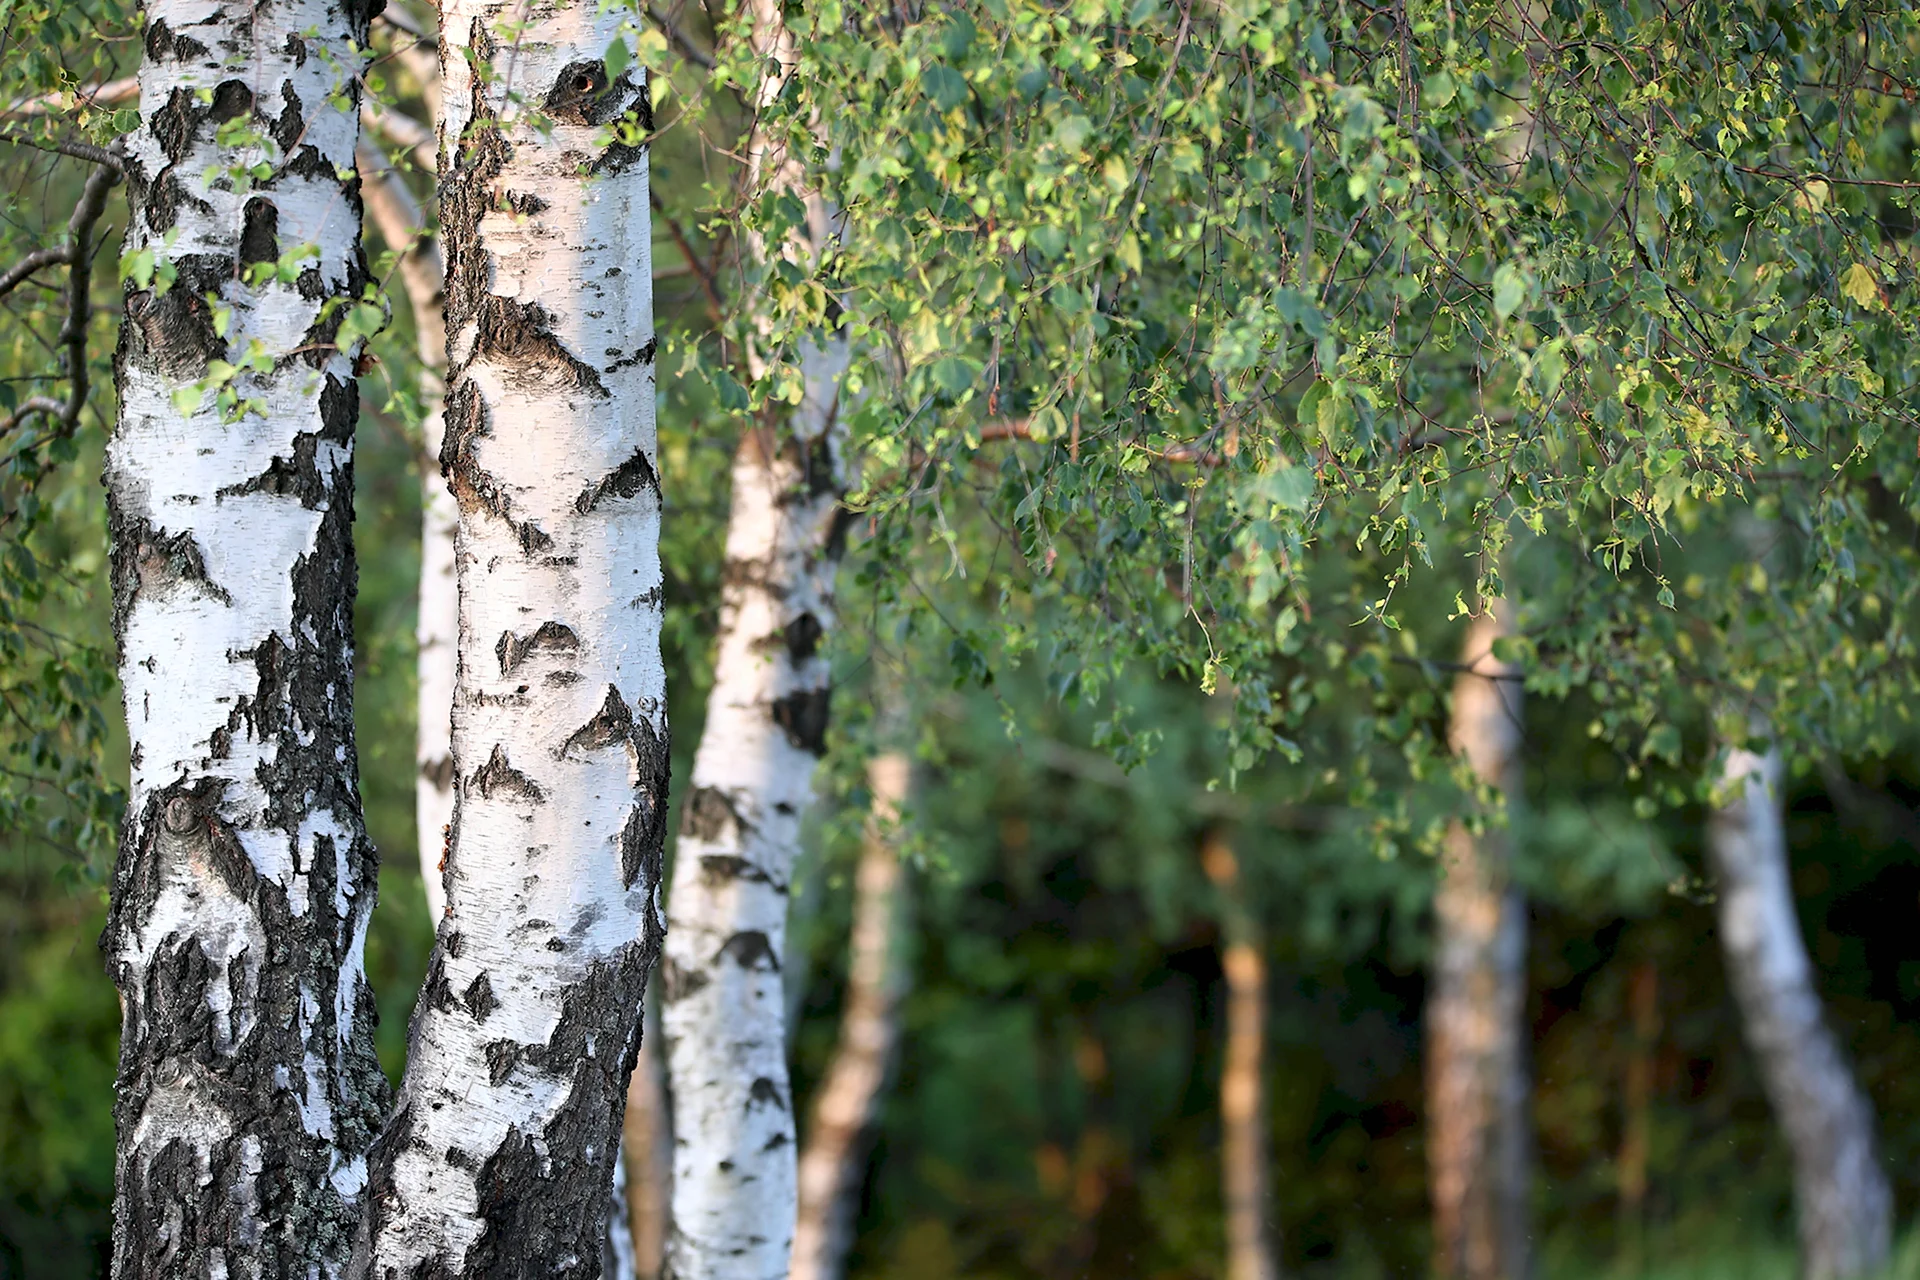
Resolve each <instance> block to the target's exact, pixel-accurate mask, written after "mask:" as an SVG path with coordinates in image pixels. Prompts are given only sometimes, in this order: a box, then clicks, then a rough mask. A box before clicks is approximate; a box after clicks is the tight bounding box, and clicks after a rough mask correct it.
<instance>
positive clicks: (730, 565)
mask: <svg viewBox="0 0 1920 1280" xmlns="http://www.w3.org/2000/svg"><path fill="white" fill-rule="evenodd" d="M753 21H754V26H753V34H752V39H753V42H754V47H755V49H756V50H758V51H760V52H761V53H762V54H763V56H764V59H765V63H766V65H767V67H768V72H767V74H766V77H765V79H764V80H763V82H762V84H761V85H760V87H759V94H758V98H759V106H760V107H761V108H762V109H763V110H764V109H766V108H767V107H768V106H770V105H771V104H772V103H773V101H774V99H775V98H776V97H777V95H778V94H779V92H780V89H781V86H782V85H783V84H784V83H785V80H786V77H787V76H788V75H790V74H791V73H792V70H793V68H794V66H795V65H796V62H797V55H796V52H795V48H794V44H793V40H792V37H791V35H790V33H789V32H788V31H787V30H786V27H785V25H784V24H783V22H782V21H781V17H780V7H779V4H778V3H777V0H754V4H753ZM749 170H750V172H749V182H750V185H751V189H753V190H756V191H758V190H766V189H772V190H781V191H787V192H791V193H793V194H795V195H797V196H799V197H800V198H801V199H803V200H804V201H805V203H806V207H807V211H808V217H809V226H810V230H809V236H808V237H807V238H808V239H809V240H810V241H811V243H810V244H804V243H803V244H793V245H785V246H776V247H774V248H772V249H769V248H768V247H767V246H764V245H761V244H759V243H758V242H757V241H753V242H750V247H751V249H752V251H753V252H754V253H755V254H756V255H757V256H759V257H761V258H762V259H763V260H764V259H765V257H766V255H767V254H768V253H769V252H781V253H793V254H796V255H804V254H807V253H809V252H813V251H816V250H817V249H818V248H820V247H821V246H824V245H825V243H826V241H827V237H828V236H829V234H830V229H829V225H828V223H829V215H828V210H827V208H826V206H825V204H824V202H823V201H822V200H821V199H820V198H819V197H818V196H817V195H816V194H813V193H809V192H806V191H805V189H804V186H803V185H802V184H803V182H804V173H803V172H802V169H801V166H800V164H799V162H798V160H797V158H795V157H792V156H789V155H787V154H786V153H785V152H784V151H783V150H780V149H779V148H778V147H777V146H776V145H775V144H774V143H773V142H772V141H771V140H770V138H769V137H768V136H767V135H766V134H764V133H763V132H761V131H760V130H758V129H756V130H755V131H754V133H753V135H752V137H751V138H750V139H749ZM754 358H755V361H756V368H755V372H756V374H757V373H758V372H759V369H758V367H757V365H758V360H759V357H758V356H756V357H754ZM802 362H803V366H804V368H803V372H804V379H805V386H804V393H803V396H802V401H801V403H800V404H799V405H798V406H797V407H796V408H794V409H793V410H792V411H791V412H789V413H788V414H787V415H786V418H785V421H784V422H783V423H781V424H780V425H779V426H778V427H777V428H776V427H769V426H754V427H751V428H749V429H748V430H747V431H746V433H745V435H744V436H743V438H742V440H741V443H740V447H739V449H738V451H737V453H736V454H735V457H734V464H733V477H732V479H733V496H732V506H731V510H730V513H729V516H728V522H727V546H726V558H727V559H726V569H725V573H724V578H723V583H722V595H721V613H720V630H719V638H718V651H717V654H716V657H715V669H714V686H713V692H712V694H711V696H710V698H709V700H708V703H707V716H706V724H705V725H704V727H703V729H702V733H701V738H700V747H699V750H698V752H697V753H696V755H695V758H694V766H693V783H692V789H691V791H690V792H689V796H688V801H687V805H686V808H685V810H684V813H685V818H684V820H683V824H682V827H681V832H680V841H679V844H678V847H677V852H676V855H675V859H674V873H673V890H672V894H671V896H670V898H669V902H668V910H669V918H670V927H669V929H668V932H667V948H666V963H665V966H664V969H663V982H662V987H661V990H662V996H663V999H664V1014H663V1019H662V1021H663V1025H664V1029H665V1031H666V1038H667V1064H668V1079H669V1081H670V1088H671V1102H672V1107H673V1141H674V1166H673V1214H672V1217H673V1223H672V1229H671V1232H670V1234H669V1237H668V1243H667V1269H668V1272H669V1274H671V1275H673V1276H674V1277H675V1278H676V1280H771V1278H773V1277H783V1276H785V1275H786V1273H787V1267H788V1264H789V1261H790V1258H791V1254H792V1247H793V1228H794V1219H795V1213H796V1196H797V1190H796V1185H797V1184H796V1177H797V1174H796V1162H795V1152H794V1146H795V1134H794V1118H793V1101H792V1096H791V1093H790V1090H789V1088H788V1077H787V1057H786V1027H785V1023H786V1017H785V996H784V991H783V983H782V978H781V960H782V957H783V956H784V955H785V954H786V924H787V898H788V889H789V884H790V882H791V880H792V875H793V866H794V859H795V855H796V853H797V852H798V848H799V841H800V822H801V817H802V815H803V813H804V812H805V810H806V808H807V806H808V804H809V803H811V800H812V786H813V770H814V764H815V762H816V760H817V759H818V757H819V755H820V752H821V750H822V749H823V746H824V739H825V733H826V721H827V709H828V677H829V668H828V663H827V659H826V656H825V654H824V653H822V652H821V651H820V649H821V643H822V641H823V639H824V638H825V636H826V634H827V633H828V631H829V630H830V629H831V628H832V626H833V621H834V619H833V575H834V570H835V567H836V564H837V560H838V543H839V536H838V535H839V533H840V532H841V526H840V524H839V520H838V516H839V513H840V495H841V493H842V492H843V489H844V481H843V478H842V465H841V459H840V451H841V444H840V440H841V434H842V433H841V430H840V428H839V426H838V423H837V418H838V407H839V381H840V375H841V373H842V372H843V371H844V370H845V368H846V365H847V349H846V346H845V344H844V343H843V342H839V341H833V342H831V343H829V344H828V345H824V346H817V347H814V348H811V349H809V350H807V351H805V352H803V353H802Z"/></svg>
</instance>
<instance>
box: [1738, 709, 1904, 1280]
mask: <svg viewBox="0 0 1920 1280" xmlns="http://www.w3.org/2000/svg"><path fill="white" fill-rule="evenodd" d="M1756 736H1761V737H1764V736H1765V733H1764V730H1762V731H1761V732H1760V733H1759V734H1757V735H1756ZM1721 769H1722V772H1721V776H1720V792H1721V796H1720V803H1719V807H1718V808H1716V809H1715V811H1714V814H1713V818H1712V822H1711V824H1710V826H1709V828H1708V833H1707V837H1708V838H1707V846H1708V851H1709V853H1710V854H1711V856H1712V860H1713V869H1714V874H1715V875H1716V876H1717V877H1718V878H1719V882H1720V884H1719V891H1720V894H1719V904H1718V912H1719V921H1720V945H1721V948H1722V950H1724V951H1725V953H1726V957H1727V977H1728V981H1729V983H1730V985H1731V986H1732V987H1733V994H1734V998H1735V1001H1736V1002H1737V1004H1738V1005H1739V1008H1740V1018H1741V1023H1742V1029H1743V1030H1744V1032H1745V1034H1746V1039H1747V1044H1748V1047H1749V1048H1751V1049H1752V1050H1753V1055H1754V1058H1755V1059H1756V1060H1757V1061H1758V1063H1759V1066H1760V1078H1761V1081H1762V1082H1763V1083H1764V1084H1765V1086H1766V1090H1767V1098H1768V1100H1769V1101H1770V1102H1771V1103H1772V1104H1773V1112H1774V1116H1775V1118H1776V1119H1777V1120H1778V1121H1779V1123H1780V1128H1781V1130H1782V1131H1783V1132H1784V1133H1785V1134H1786V1138H1787V1146H1788V1148H1789V1149H1790V1150H1791V1151H1792V1153H1793V1187H1794V1199H1795V1202H1796V1207H1797V1208H1798V1211H1799V1220H1800V1271H1801V1274H1802V1275H1803V1276H1805V1277H1807V1280H1841V1278H1843V1277H1850V1276H1860V1275H1866V1274H1870V1273H1873V1272H1876V1271H1878V1270H1879V1268H1880V1267H1882V1266H1883V1265H1885V1263H1886V1261H1887V1255H1888V1251H1889V1249H1890V1248H1891V1241H1892V1227H1893V1222H1892V1220H1893V1199H1892V1194H1891V1192H1890V1191H1889V1189H1888V1186H1887V1177H1886V1172H1885V1170H1884V1169H1883V1168H1882V1167H1881V1165H1880V1159H1879V1155H1878V1153H1877V1151H1876V1144H1875V1141H1874V1133H1873V1127H1874V1124H1873V1107H1872V1105H1871V1104H1870V1103H1869V1102H1868V1101H1867V1098H1866V1095H1865V1094H1863V1093H1862V1092H1861V1091H1860V1088H1859V1086H1858V1085H1857V1084H1856V1083H1855V1081H1854V1078H1853V1072H1852V1070H1851V1069H1850V1068H1849V1066H1848V1065H1847V1061H1846V1056H1845V1054H1844V1053H1843V1052H1842V1051H1841V1048H1840V1043H1839V1041H1838V1040H1837V1039H1835V1037H1834V1035H1833V1032H1832V1031H1831V1030H1830V1029H1829V1028H1828V1027H1827V1025H1826V1022H1825V1020H1824V1019H1823V1018H1822V1016H1821V1010H1820V994H1819V990H1818V988H1817V986H1816V984H1815V981H1814V974H1813V966H1812V964H1811V963H1810V962H1809V960H1808V958H1807V948H1806V944H1805V942H1804V941H1802V939H1801V936H1800V919H1799V916H1798V915H1797V914H1796V913H1795V911H1794V905H1793V886H1792V882H1791V878H1790V875H1789V868H1788V861H1787V839H1786V828H1785V824H1784V821H1783V819H1782V815H1781V812H1780V773H1781V766H1780V755H1779V752H1778V751H1768V752H1766V753H1765V754H1764V755H1763V754H1758V753H1756V752H1754V751H1751V750H1748V749H1746V748H1744V747H1739V748H1732V749H1729V750H1727V751H1726V753H1725V757H1724V762H1723V764H1722V766H1721Z"/></svg>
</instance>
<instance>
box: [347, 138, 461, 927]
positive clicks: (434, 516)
mask: <svg viewBox="0 0 1920 1280" xmlns="http://www.w3.org/2000/svg"><path fill="white" fill-rule="evenodd" d="M360 171H361V173H362V175H363V176H364V177H365V180H366V200H367V213H368V215H369V216H370V217H371V218H372V220H373V223H374V225H375V226H376V227H378V228H379V230H380V238H381V239H382V240H384V241H386V244H387V247H388V248H389V249H391V250H393V251H394V252H395V253H397V254H399V255H400V280H401V283H402V284H403V285H404V286H405V288H406V291H407V302H408V304H409V305H410V307H411V309H412V311H413V329H414V334H415V336H416V339H417V341H418V346H419V354H420V407H421V420H420V435H421V456H422V458H423V459H424V465H422V466H421V468H420V498H421V517H420V613H419V619H418V621H417V623H416V624H415V627H414V637H415V639H416V640H417V641H418V642H419V658H418V660H417V667H416V670H417V672H418V675H419V697H418V700H417V706H418V709H419V718H418V726H419V727H418V730H417V731H416V734H415V757H414V758H415V766H416V768H417V769H418V776H417V777H416V778H415V780H414V823H415V827H416V830H417V832H418V835H419V852H420V879H421V881H422V882H423V883H424V884H425V885H426V890H427V910H428V911H429V912H431V917H430V918H431V919H432V920H433V922H434V924H435V926H438V925H439V923H440V917H441V916H443V915H445V914H446V909H447V891H446V885H445V883H444V881H443V878H442V870H443V869H442V866H441V859H442V858H443V857H444V856H445V853H446V846H447V828H448V827H449V825H451V823H452V822H453V754H452V751H453V681H454V668H455V666H456V663H455V660H454V644H455V639H456V636H457V634H458V632H459V625H460V604H459V592H458V590H457V589H456V584H455V580H454V568H453V534H454V526H455V524H456V523H457V522H458V520H459V515H460V508H459V507H458V506H457V505H456V504H455V502H454V500H453V491H452V490H450V489H449V488H447V480H446V477H445V476H444V475H442V474H441V472H440V443H441V438H442V435H443V430H442V412H443V410H444V408H445V405H444V401H445V397H446V369H447V327H446V318H445V306H446V293H445V268H444V266H443V264H442V262H441V260H440V245H439V243H438V241H436V240H435V239H434V238H433V237H432V236H431V235H428V234H427V231H426V225H427V224H426V217H425V215H424V214H423V213H422V212H421V209H420V206H419V205H418V204H417V203H416V202H415V201H414V199H413V195H412V193H411V192H409V191H408V190H407V186H406V183H405V181H404V180H403V179H402V178H401V176H400V175H399V173H397V172H395V171H394V169H393V168H392V167H391V166H390V165H388V164H387V163H386V162H385V161H384V160H383V159H382V158H381V157H380V156H379V155H378V154H377V153H375V152H374V151H373V150H372V148H370V147H367V146H364V145H363V146H362V147H361V148H360Z"/></svg>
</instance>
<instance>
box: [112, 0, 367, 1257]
mask: <svg viewBox="0 0 1920 1280" xmlns="http://www.w3.org/2000/svg"><path fill="white" fill-rule="evenodd" d="M365 41H366V20H365V15H364V12H363V11H361V10H360V9H359V8H358V6H355V5H339V6H328V5H325V4H320V3H315V2H312V0H286V2H285V3H282V4H278V5H274V6H271V7H269V8H266V9H260V10H254V9H251V8H244V9H243V8H239V7H231V6H228V7H223V6H220V5H216V4H208V3H204V2H200V3H184V2H181V0H155V2H154V3H153V4H151V5H150V6H149V7H148V10H147V26H146V31H145V40H144V50H145V56H144V57H143V59H142V62H141V67H140V76H139V79H140V114H141V118H142V123H141V127H140V128H139V129H138V130H136V131H135V132H133V133H131V134H129V135H127V138H126V145H127V151H128V159H127V164H126V170H127V176H128V178H129V203H130V210H131V215H132V216H131V220H130V225H129V227H128V229H127V233H126V249H127V252H128V253H129V254H133V255H147V254H151V255H152V260H153V261H154V263H155V264H156V270H155V273H154V275H153V278H152V284H151V286H143V284H142V283H141V280H140V278H138V277H135V278H133V279H130V280H129V281H128V283H127V288H126V322H125V325H124V326H123V328H122V330H121V340H120V347H119V351H118V354H117V357H116V371H117V377H118V385H119V393H120V414H119V422H118V426H117V428H116V430H115V432H114V435H113V439H112V441H111V443H110V445H109V447H108V453H107V465H106V483H107V494H108V507H109V514H110V521H111V538H112V552H113V595H114V600H113V605H114V629H115V634H116V637H117V639H118V642H119V650H120V678H121V682H122V686H123V689H124V691H125V696H126V709H127V724H128V733H129V737H130V739H131V744H132V776H131V783H132V787H131V794H130V797H129V801H130V803H129V807H128V810H127V816H126V820H125V824H124V826H123V828H122V832H121V842H120V856H119V861H118V863H117V865H116V867H115V872H114V884H113V905H112V911H111V914H110V916H109V920H108V924H107V930H106V934H105V936H104V937H103V938H102V945H103V947H104V949H105V951H106V955H107V961H108V967H109V970H110V971H111V973H112V975H113V978H114V981H115V982H116V984H117V985H118V986H119V988H120V992H121V997H122V1008H123V1015H124V1017H123V1029H122V1036H121V1049H120V1074H119V1079H118V1081H117V1091H118V1103H117V1106H116V1118H117V1121H118V1126H119V1135H120V1137H119V1151H118V1156H117V1164H116V1174H117V1188H116V1196H115V1204H114V1217H115V1232H114V1274H115V1275H116V1276H121V1277H134V1276H161V1275H168V1276H173V1275H181V1276H184V1275H206V1276H225V1277H236V1278H237V1277H242V1276H248V1277H253V1276H258V1277H280V1276H296V1275H297V1276H306V1275H320V1276H329V1277H330V1276H334V1275H337V1274H339V1269H340V1267H341V1265H342V1264H343V1262H344V1259H345V1257H346V1245H347V1243H348V1242H349V1241H350V1239H351V1236H352V1232H353V1224H354V1221H355V1218H356V1216H357V1213H358V1208H359V1205H358V1202H359V1199H360V1197H361V1194H362V1190H363V1188H364V1187H365V1185H366V1181H367V1163H366V1151H367V1147H368V1144H369V1142H370V1141H371V1139H372V1137H373V1133H374V1130H375V1128H376V1127H377V1125H378V1123H379V1119H380V1115H381V1111H382V1108H383V1105H384V1102H385V1099H386V1094H387V1089H386V1082H385V1080H384V1078H383V1077H382V1076H381V1074H380V1068H379V1065H378V1063H377V1062H376V1061H375V1060H374V1057H373V1030H372V1023H373V1017H374V1012H373V1000H372V995H371V993H370V991H369V990H368V987H367V984H366V980H365V976H364V972H363V966H362V963H361V954H362V946H363V944H364V942H365V938H366V928H367V921H368V917H369V915H370V913H371V912H372V910H373V901H374V852H373V848H372V846H371V845H370V844H369V843H368V840H367V836H366V830H365V826H364V823H363V821H362V817H361V811H360V802H359V797H358V785H357V783H358V780H357V763H356V757H355V752H354V740H353V697H352V689H353V586H354V559H353V541H352V519H353V436H354V427H355V423H356V419H357V416H358V411H359V397H358V391H357V389H356V386H355V383H354V377H353V358H352V353H351V352H343V351H340V350H337V349H335V347H334V346H333V339H334V333H335V330H336V328H337V327H338V324H339V320H338V318H337V317H338V313H337V312H336V313H335V318H334V319H333V320H332V321H323V320H322V319H321V315H322V308H323V306H324V305H325V304H327V303H328V302H337V301H339V300H342V299H358V297H359V296H360V291H361V287H362V285H363V284H364V283H365V281H366V272H365V265H364V263H363V261H362V258H361V255H360V245H359V238H360V200H359V192H358V185H359V184H358V181H357V179H353V178H351V177H349V178H348V179H345V180H343V179H342V178H341V177H340V176H339V175H340V174H341V173H342V172H350V171H351V169H352V166H353V163H354V142H355V138H356V136H357V132H358V123H357V117H356V114H355V109H354V106H353V103H354V102H355V101H356V99H357V95H358V90H357V88H356V86H355V84H354V83H353V81H352V80H351V78H350V77H351V76H352V75H353V73H354V72H355V71H356V70H357V68H358V66H359V64H360V57H361V55H360V53H359V52H358V50H359V49H360V48H364V46H365ZM342 104H344V105H342ZM216 131H224V135H225V137H226V139H227V141H226V143H225V145H222V143H221V142H219V141H217V140H216ZM261 162H265V163H266V164H268V165H270V166H271V167H272V169H271V176H269V177H267V178H265V179H264V180H261V181H258V182H256V183H255V184H253V185H252V186H246V185H245V184H235V183H233V182H231V181H228V180H227V179H226V177H225V176H224V175H225V172H226V170H228V169H229V168H230V167H234V166H243V167H245V166H253V165H255V164H258V163H261ZM307 246H310V247H312V248H314V249H316V250H317V257H309V258H305V259H302V261H303V262H304V265H303V266H302V267H301V270H300V272H299V276H298V279H297V280H296V281H291V282H286V283H281V282H279V281H278V280H277V278H276V277H274V276H273V273H272V272H271V270H270V268H271V267H272V266H273V265H275V264H277V263H278V262H279V261H280V260H281V259H282V257H283V255H286V256H287V257H288V260H289V261H293V260H294V257H293V255H294V251H296V250H298V249H301V248H302V247H307ZM250 267H256V268H257V269H258V270H259V271H260V272H261V273H263V275H264V279H263V280H262V282H261V283H257V284H256V283H250V282H249V279H248V276H249V268H250ZM168 268H170V269H171V272H172V273H173V278H172V280H171V287H164V286H165V285H166V283H167V274H168ZM223 335H224V336H223ZM256 342H257V343H258V344H259V349H260V350H261V351H263V352H264V353H265V356H266V357H267V358H266V360H265V361H264V365H265V367H264V369H249V370H247V371H244V372H241V373H239V374H238V375H237V376H235V377H234V378H233V380H232V381H231V382H230V383H228V384H227V387H226V389H227V390H228V391H229V392H231V393H232V396H233V398H232V399H231V401H230V402H229V403H228V404H226V405H223V404H222V403H220V400H219V399H218V398H217V397H216V395H215V393H214V390H213V389H212V388H210V387H208V388H205V389H204V390H199V391H197V390H194V389H193V388H195V386H196V384H201V383H203V382H204V381H205V380H206V379H208V378H209V374H210V364H209V362H210V361H212V360H216V359H218V360H224V361H229V362H234V363H238V362H239V361H240V360H242V359H243V358H244V357H245V356H246V354H247V353H248V351H249V350H250V348H252V347H253V344H255V343H256ZM176 396H177V397H178V398H176ZM195 406H197V407H195Z"/></svg>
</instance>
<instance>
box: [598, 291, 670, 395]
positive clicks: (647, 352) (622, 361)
mask: <svg viewBox="0 0 1920 1280" xmlns="http://www.w3.org/2000/svg"><path fill="white" fill-rule="evenodd" d="M619 270H620V269H619V268H618V267H614V268H613V269H612V270H611V271H610V272H609V274H615V273H618V271H619ZM606 354H607V355H609V356H612V357H613V363H612V364H609V365H608V366H607V368H606V371H607V372H608V373H618V372H619V371H620V370H622V369H625V368H628V367H629V366H632V365H637V364H638V365H650V364H652V363H653V362H654V359H655V357H657V356H658V355H659V354H660V340H659V339H658V338H648V339H647V340H646V342H645V343H644V344H643V345H642V346H640V347H639V348H637V349H636V350H635V351H634V353H633V354H632V355H630V356H627V355H621V354H620V348H618V347H608V348H607V350H606Z"/></svg>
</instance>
